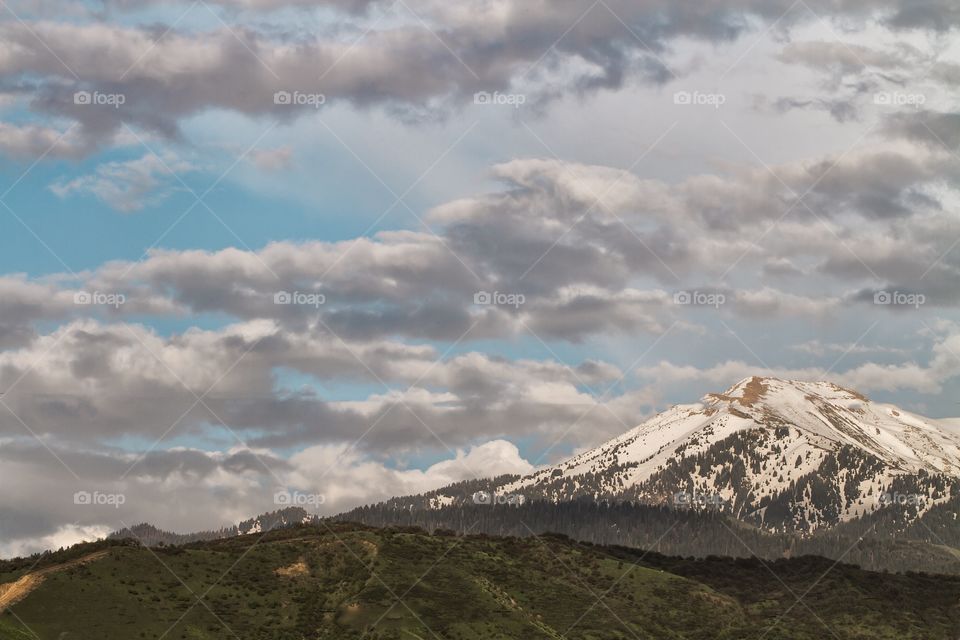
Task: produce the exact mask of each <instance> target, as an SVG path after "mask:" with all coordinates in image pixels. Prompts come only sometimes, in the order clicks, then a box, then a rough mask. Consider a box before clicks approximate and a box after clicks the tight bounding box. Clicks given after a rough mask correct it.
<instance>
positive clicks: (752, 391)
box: [707, 376, 770, 407]
mask: <svg viewBox="0 0 960 640" xmlns="http://www.w3.org/2000/svg"><path fill="white" fill-rule="evenodd" d="M769 390H770V387H769V386H767V385H765V384H764V383H763V378H759V377H757V376H754V377H752V378H750V382H748V383H747V384H746V385H744V387H743V395H741V396H740V397H739V398H737V397H735V396H729V395H727V394H725V393H708V394H707V396H708V397H710V398H714V399H716V400H720V401H721V402H736V403H739V404H740V406H743V407H752V406H753V405H755V404H756V403H757V401H758V400H760V398H762V397H763V396H765V395H766V393H767V391H769Z"/></svg>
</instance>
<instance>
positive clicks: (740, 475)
mask: <svg viewBox="0 0 960 640" xmlns="http://www.w3.org/2000/svg"><path fill="white" fill-rule="evenodd" d="M956 479H960V436H958V435H957V432H956V431H954V430H952V429H951V428H949V427H948V426H947V425H945V424H941V423H938V422H937V421H936V420H930V419H927V418H924V417H922V416H918V415H915V414H912V413H909V412H907V411H903V410H901V409H899V408H897V407H895V406H893V405H887V404H880V403H875V402H872V401H870V400H869V399H867V398H866V397H864V396H863V395H861V394H859V393H857V392H855V391H850V390H848V389H844V388H842V387H839V386H837V385H835V384H833V383H829V382H801V381H789V380H779V379H776V378H758V377H753V378H748V379H745V380H742V381H741V382H739V383H737V384H736V385H734V386H733V387H731V388H730V389H727V390H726V391H725V392H723V393H715V394H708V395H707V396H705V397H704V398H702V399H701V401H700V403H698V404H692V405H679V406H675V407H673V408H671V409H669V410H667V411H664V412H663V413H660V414H659V415H657V416H654V417H653V418H651V419H650V420H648V421H646V422H644V423H643V424H641V425H640V426H638V427H636V428H634V429H631V430H630V431H628V432H626V433H624V434H622V435H620V436H618V437H616V438H614V439H613V440H610V441H608V442H606V443H604V444H602V445H601V446H599V447H597V448H595V449H592V450H590V451H587V452H584V453H581V454H579V455H577V456H574V457H573V458H570V459H569V460H566V461H564V462H562V463H560V464H557V465H554V466H551V467H546V468H543V469H540V470H538V471H536V472H535V473H533V474H531V475H528V476H525V477H522V478H520V479H518V480H515V481H512V482H508V483H506V484H503V485H501V486H500V487H498V489H497V492H498V493H506V494H521V495H524V496H526V497H527V498H528V499H545V500H552V501H560V500H570V499H575V498H581V497H591V498H594V499H606V500H617V499H621V500H623V499H626V500H636V501H641V502H649V503H655V504H673V505H674V506H678V505H677V503H678V501H679V502H680V505H679V506H693V507H697V508H702V507H705V506H706V507H712V508H721V509H723V510H725V511H730V512H732V513H733V514H734V515H736V516H738V517H740V518H742V519H745V520H748V521H751V522H754V523H756V524H758V525H760V526H763V527H766V528H770V529H776V530H786V529H790V530H800V531H812V530H814V529H816V528H819V527H822V526H830V525H833V524H837V523H839V522H842V521H847V520H850V519H853V518H856V517H860V516H864V515H866V514H868V513H871V512H872V511H874V510H876V509H879V508H882V507H888V506H891V505H892V504H893V503H907V502H909V503H910V505H911V506H912V507H913V508H915V509H916V511H917V512H918V513H922V512H923V511H924V510H925V509H929V507H931V506H933V505H934V504H938V503H941V502H944V501H946V500H947V499H949V497H950V495H951V490H952V484H953V481H954V480H956ZM442 493H443V492H442V491H441V492H440V494H442ZM684 501H686V502H684ZM894 506H896V505H894Z"/></svg>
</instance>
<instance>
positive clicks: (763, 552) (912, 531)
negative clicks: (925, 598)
mask: <svg viewBox="0 0 960 640" xmlns="http://www.w3.org/2000/svg"><path fill="white" fill-rule="evenodd" d="M707 468H710V467H709V465H707ZM513 479H516V476H501V477H499V478H493V479H489V480H469V481H465V482H460V483H457V484H453V485H450V486H448V487H444V488H443V489H439V490H437V491H431V492H429V493H425V494H422V495H419V496H405V497H400V498H392V499H390V500H388V501H386V502H381V503H379V504H375V505H369V506H364V507H358V508H356V509H353V510H351V511H349V512H347V513H344V514H342V515H341V516H338V518H339V519H341V520H343V521H350V522H361V523H364V524H368V525H371V526H375V527H386V526H416V527H422V528H424V529H426V530H428V531H432V530H434V529H437V528H443V529H452V530H454V531H457V532H465V531H468V530H469V531H471V532H475V533H487V534H491V535H500V536H528V535H532V534H534V533H537V534H539V533H544V532H547V531H554V532H559V533H563V534H566V535H569V536H570V537H571V538H574V539H576V540H581V541H585V542H592V543H594V544H603V545H625V546H630V547H638V548H641V549H654V550H656V551H660V552H662V553H665V554H669V555H678V556H696V557H705V556H708V555H721V556H734V557H750V556H752V555H757V556H759V557H761V558H765V559H770V560H775V559H778V558H783V557H789V556H793V557H796V556H800V555H817V556H823V557H826V558H832V559H839V560H843V561H844V562H848V563H850V564H855V565H858V566H860V567H863V568H865V569H870V570H874V571H892V572H904V571H927V572H931V573H934V572H935V573H950V574H955V575H960V520H958V516H957V514H958V513H960V483H958V482H951V483H950V484H949V485H943V484H938V483H939V482H941V480H942V479H941V478H939V477H937V476H928V475H926V474H923V473H921V474H919V475H918V476H915V477H903V478H897V479H896V480H894V483H893V485H892V486H891V488H890V490H891V491H892V492H894V493H898V494H901V495H911V494H916V493H925V492H927V491H928V487H932V488H929V491H930V492H931V493H934V492H936V491H941V492H944V491H948V494H949V496H950V497H949V498H948V499H947V500H946V501H944V502H942V503H940V504H937V505H934V506H931V507H928V508H926V509H925V510H924V509H920V508H919V507H918V506H917V505H914V504H892V505H890V506H887V507H884V508H881V509H878V510H876V511H874V512H873V513H870V514H868V515H866V516H863V517H860V518H856V519H854V520H851V521H848V522H844V523H841V524H837V525H836V526H832V527H826V528H823V529H820V530H817V531H816V532H815V533H813V534H810V535H803V534H799V533H796V532H791V531H780V532H777V531H769V530H766V529H762V528H760V527H758V526H756V525H755V524H752V523H751V522H749V519H741V518H738V517H736V515H735V514H733V513H731V512H730V511H729V510H722V511H717V510H712V509H704V510H700V511H694V510H689V509H675V508H671V507H668V506H665V505H650V504H642V503H638V502H629V501H627V502H625V501H619V500H617V501H614V500H611V501H609V502H606V501H603V500H596V499H593V498H590V497H582V498H579V499H575V500H570V501H564V502H558V503H553V502H548V501H544V500H542V499H539V498H538V497H537V495H536V494H534V496H535V497H534V499H533V500H529V501H528V502H527V503H526V504H523V505H520V506H514V505H500V506H490V505H477V504H474V502H473V499H472V495H473V494H474V493H475V492H477V491H489V492H493V491H495V490H496V488H497V487H498V486H501V485H503V484H505V483H507V482H509V481H510V480H513ZM681 486H682V485H681ZM817 486H819V485H817ZM811 490H812V492H813V493H814V494H816V493H817V491H818V489H817V488H816V487H812V489H811ZM688 491H689V489H688ZM441 493H442V494H444V495H448V496H453V497H454V502H453V504H452V505H450V506H445V507H441V508H430V501H431V500H432V499H434V498H435V497H436V496H438V495H440V494H441ZM779 504H780V503H774V504H767V505H766V506H767V508H768V509H772V508H777V506H778V505H779ZM470 527H472V528H470Z"/></svg>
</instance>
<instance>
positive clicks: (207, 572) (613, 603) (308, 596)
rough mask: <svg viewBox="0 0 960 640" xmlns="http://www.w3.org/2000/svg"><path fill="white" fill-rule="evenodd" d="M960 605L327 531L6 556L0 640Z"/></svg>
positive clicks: (326, 632)
mask: <svg viewBox="0 0 960 640" xmlns="http://www.w3.org/2000/svg"><path fill="white" fill-rule="evenodd" d="M801 594H802V595H803V600H802V602H801V603H800V604H798V603H797V598H798V597H799V595H801ZM958 602H960V577H951V576H934V575H920V574H910V575H895V574H882V573H871V572H867V571H863V570H861V569H858V568H856V567H853V566H850V565H847V564H843V563H840V564H836V563H834V562H832V561H829V560H826V559H824V558H817V557H804V558H795V559H790V560H780V561H777V562H772V563H767V564H765V563H762V562H760V561H758V560H733V559H729V558H716V557H713V558H707V559H703V560H692V559H684V558H677V557H668V556H662V555H659V554H657V553H647V552H643V551H639V550H634V549H627V548H623V547H604V546H595V545H589V544H583V543H577V542H574V541H572V540H570V539H569V538H566V537H563V536H556V535H546V536H541V537H536V538H534V537H528V538H523V539H520V538H502V537H492V536H485V535H472V536H454V535H450V533H449V532H442V531H438V532H435V533H434V534H433V535H430V534H428V533H427V532H425V531H422V530H418V529H409V528H393V529H372V528H368V527H362V526H357V525H345V524H340V525H332V526H330V525H326V524H323V523H321V524H318V525H310V526H307V525H293V526H290V527H287V528H284V529H278V530H275V531H272V532H268V533H266V534H265V535H263V536H249V537H247V536H233V537H229V538H223V539H219V540H211V541H200V542H193V543H190V544H187V545H183V546H177V547H160V548H157V549H146V548H144V547H142V546H139V545H131V544H130V543H129V541H126V542H122V541H117V540H108V541H101V542H99V543H94V544H89V545H77V546H76V547H73V548H71V549H68V550H65V551H62V552H56V553H51V554H47V555H45V556H44V557H43V558H42V559H41V560H40V562H38V563H31V564H18V563H16V562H0V611H3V613H2V614H0V640H25V639H27V638H33V639H34V640H69V639H71V638H97V639H98V640H128V639H129V638H154V639H159V638H164V639H168V638H204V639H207V640H219V639H224V640H226V639H228V638H232V639H235V638H244V639H248V640H281V639H287V638H291V639H293V638H296V639H300V640H305V639H309V640H320V639H327V638H329V639H338V640H340V639H343V640H351V639H354V640H356V639H359V638H370V639H383V640H386V639H398V640H399V639H401V638H449V639H451V640H480V639H484V638H530V639H534V640H536V639H541V638H543V639H556V638H569V639H570V640H588V639H593V640H606V639H617V638H618V639H624V638H673V639H675V640H708V639H709V640H734V639H736V640H743V639H747V640H749V639H753V640H761V639H770V638H790V639H792V640H806V639H814V638H816V639H820V638H825V637H830V638H837V639H839V640H847V639H851V640H852V639H855V638H903V639H905V640H909V639H917V640H919V639H923V640H939V639H943V640H946V639H952V638H955V637H956V632H957V629H958V628H960V605H958ZM811 612H816V613H811Z"/></svg>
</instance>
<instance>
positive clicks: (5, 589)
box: [0, 551, 109, 611]
mask: <svg viewBox="0 0 960 640" xmlns="http://www.w3.org/2000/svg"><path fill="white" fill-rule="evenodd" d="M107 553H109V552H108V551H97V552H96V553H91V554H89V555H86V556H83V557H82V558H77V559H76V560H71V561H70V562H64V563H63V564H56V565H53V566H50V567H44V568H43V569H37V570H36V571H31V572H30V573H26V574H24V575H22V576H20V578H18V579H17V580H15V581H13V582H5V583H3V584H0V611H3V610H4V609H6V608H7V607H9V606H10V605H13V604H16V603H17V602H20V601H21V600H23V599H24V598H25V597H27V595H29V594H30V592H31V591H33V590H34V589H36V588H37V587H39V586H40V584H41V583H42V582H43V580H44V578H45V577H46V576H48V575H50V574H51V573H56V572H57V571H63V570H64V569H69V568H70V567H76V566H78V565H81V564H86V563H87V562H93V561H94V560H99V559H100V558H103V557H105V556H106V555H107Z"/></svg>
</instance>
